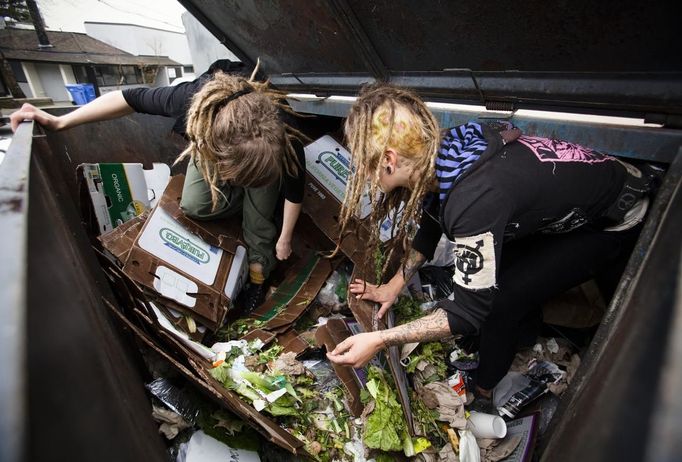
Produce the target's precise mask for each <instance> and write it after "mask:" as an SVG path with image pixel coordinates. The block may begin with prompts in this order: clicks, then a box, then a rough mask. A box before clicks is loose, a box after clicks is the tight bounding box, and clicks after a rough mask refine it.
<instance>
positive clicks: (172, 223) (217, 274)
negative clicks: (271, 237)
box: [123, 175, 248, 329]
mask: <svg viewBox="0 0 682 462" xmlns="http://www.w3.org/2000/svg"><path fill="white" fill-rule="evenodd" d="M183 183H184V176H183V175H179V176H176V177H173V179H172V180H171V182H170V183H169V185H168V187H167V188H166V191H165V192H164V194H163V196H162V198H161V200H160V201H159V204H158V205H157V206H156V207H155V208H154V210H152V212H151V213H150V214H149V218H148V219H147V220H146V222H145V223H144V226H143V227H142V230H141V231H140V233H139V235H138V236H137V238H136V239H135V242H134V244H133V246H132V248H131V250H130V252H129V254H128V257H127V260H126V263H125V266H124V267H123V271H124V272H125V273H126V274H128V275H129V276H130V277H131V278H132V279H133V280H134V281H136V282H137V283H139V284H141V285H142V286H144V287H146V288H147V289H148V290H149V291H152V292H155V293H157V294H158V296H160V297H162V299H163V300H164V301H165V303H166V304H167V305H168V306H169V307H171V308H174V309H177V310H180V311H183V312H188V313H190V314H193V315H195V316H197V317H198V320H199V322H201V323H202V324H204V325H206V326H207V327H209V328H211V329H217V328H218V327H220V326H221V325H222V323H223V320H224V319H225V315H226V314H227V310H228V309H229V307H230V304H231V300H233V299H234V297H236V295H237V294H238V293H239V290H240V289H241V287H242V285H243V283H244V281H245V280H246V277H248V263H247V258H246V247H245V246H244V245H243V244H241V243H240V241H239V239H238V237H237V236H238V235H239V225H240V223H237V224H236V226H235V225H234V224H232V226H227V227H226V231H225V233H224V234H222V235H221V236H222V237H221V236H216V235H215V234H211V233H209V232H208V231H206V230H205V227H204V226H202V225H201V224H194V223H193V222H192V220H190V219H188V218H187V217H184V214H183V213H182V211H181V210H180V206H179V198H180V195H181V193H182V185H183ZM178 218H181V220H180V219H178ZM234 221H238V220H234ZM183 223H184V224H188V223H189V224H192V226H191V229H190V228H189V227H188V226H185V225H184V224H183ZM227 224H229V223H227ZM197 231H199V232H201V234H202V235H201V236H200V235H198V234H197ZM228 235H231V237H232V238H231V239H228V238H227V236H228ZM204 237H208V238H209V240H210V241H211V242H212V243H209V242H206V240H205V239H204ZM216 244H222V247H218V246H217V245H216Z"/></svg>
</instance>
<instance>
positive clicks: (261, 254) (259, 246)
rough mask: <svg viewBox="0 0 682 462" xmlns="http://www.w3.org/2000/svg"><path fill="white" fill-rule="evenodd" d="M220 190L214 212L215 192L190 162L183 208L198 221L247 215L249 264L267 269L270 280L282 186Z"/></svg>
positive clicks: (246, 238) (245, 233)
mask: <svg viewBox="0 0 682 462" xmlns="http://www.w3.org/2000/svg"><path fill="white" fill-rule="evenodd" d="M220 190H221V192H222V195H220V196H219V199H218V204H217V206H216V208H215V210H212V209H213V204H212V203H211V189H210V188H209V186H208V183H207V182H206V180H204V177H203V175H202V174H201V172H200V171H199V170H198V169H197V168H196V166H195V165H194V162H192V161H191V160H190V161H189V164H188V165H187V174H186V176H185V185H184V186H183V188H182V199H181V200H180V208H181V209H182V210H183V212H185V215H187V216H188V217H190V218H192V219H195V220H214V219H222V218H229V217H232V216H235V217H238V216H239V212H240V211H241V212H243V213H242V229H243V232H244V241H245V243H246V245H247V246H248V259H249V263H260V264H261V265H263V273H264V275H265V277H266V278H267V277H268V275H269V274H270V271H272V269H273V268H274V266H275V239H276V237H277V226H276V225H275V222H274V214H275V208H276V206H277V200H278V198H279V185H278V184H277V183H273V184H271V185H268V186H264V187H262V188H242V187H239V186H230V185H229V184H226V185H223V186H221V187H220Z"/></svg>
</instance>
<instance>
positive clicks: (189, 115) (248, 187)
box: [11, 60, 305, 311]
mask: <svg viewBox="0 0 682 462" xmlns="http://www.w3.org/2000/svg"><path fill="white" fill-rule="evenodd" d="M242 66H243V65H242V64H241V63H233V62H230V61H228V60H221V61H218V62H216V63H214V64H213V65H212V66H211V68H209V70H208V72H206V73H205V74H203V75H202V76H200V77H199V78H198V79H196V80H194V81H193V82H185V83H181V84H179V85H177V86H170V87H158V88H152V89H149V88H134V89H126V90H123V91H116V92H112V93H107V94H105V95H103V96H101V97H99V98H97V99H96V100H94V101H93V102H91V103H89V104H87V105H85V106H83V107H81V108H79V109H77V110H75V111H73V112H70V113H69V114H66V115H64V116H61V117H55V116H53V115H50V114H48V113H46V112H44V111H41V110H39V109H37V108H35V107H33V106H31V105H28V104H25V105H24V106H23V107H22V108H21V109H20V110H19V111H17V112H15V113H14V114H12V116H11V121H12V128H13V129H14V130H16V127H17V125H18V124H19V123H20V122H21V121H22V120H26V119H30V120H36V121H37V122H38V123H40V124H42V125H44V126H46V127H47V128H49V129H52V130H64V129H67V128H71V127H75V126H77V125H81V124H84V123H88V122H94V121H101V120H109V119H113V118H116V117H121V116H124V115H127V114H130V113H132V112H140V113H146V114H155V115H162V116H166V117H174V118H177V121H176V123H175V126H174V127H173V131H175V132H177V133H179V134H180V135H182V136H185V137H186V138H187V139H188V140H189V146H188V147H187V149H186V150H185V151H184V152H183V153H182V154H181V155H180V157H179V158H178V160H177V161H176V162H178V161H180V160H182V159H184V158H187V157H189V164H188V167H187V174H186V177H185V184H184V188H183V194H182V200H181V203H180V206H181V208H182V209H183V211H184V212H185V214H186V215H187V216H189V217H190V218H193V219H197V220H213V219H220V218H226V217H229V216H232V215H235V214H237V213H239V212H242V214H243V215H242V227H243V233H244V240H245V242H246V244H247V246H248V260H249V269H250V282H251V283H250V284H249V286H248V287H247V289H246V290H245V291H244V293H243V294H242V300H241V301H240V302H241V303H240V304H241V305H242V306H243V307H244V308H245V309H246V310H247V311H250V310H253V309H254V308H256V307H257V306H258V305H260V303H261V302H262V301H263V298H264V296H265V286H264V282H265V280H266V278H267V277H268V275H269V273H270V271H271V270H272V269H273V267H274V266H275V256H276V257H277V258H278V259H280V260H284V259H287V258H288V257H289V256H290V254H291V239H292V233H293V229H294V226H295V224H296V221H297V219H298V216H299V213H300V210H301V202H302V200H303V188H304V179H305V170H304V168H305V167H304V166H305V160H304V159H305V157H304V152H303V145H302V144H301V142H300V141H299V140H298V138H297V136H298V135H299V133H298V132H297V131H296V130H294V129H293V128H291V127H289V126H288V124H286V123H284V122H283V119H285V118H286V117H287V114H286V112H289V110H288V109H287V107H285V106H284V105H283V104H281V103H280V101H281V100H282V99H283V96H282V95H281V94H279V93H277V92H276V91H274V90H272V89H270V88H269V86H268V85H267V84H266V83H260V82H256V81H254V75H255V72H256V71H255V70H254V72H253V73H252V75H251V77H250V78H249V77H248V76H246V75H243V69H242ZM222 70H225V71H227V72H231V74H227V73H223V72H222ZM235 72H236V73H235ZM239 74H242V75H239ZM281 183H283V189H284V199H285V200H284V214H283V215H284V216H283V221H282V229H281V232H280V234H279V237H277V226H276V224H275V220H274V213H275V209H276V206H277V203H278V199H279V191H280V185H281Z"/></svg>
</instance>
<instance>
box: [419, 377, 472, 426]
mask: <svg viewBox="0 0 682 462" xmlns="http://www.w3.org/2000/svg"><path fill="white" fill-rule="evenodd" d="M417 392H418V393H419V396H420V397H421V399H422V401H423V402H424V404H425V405H426V407H428V408H429V409H435V410H436V411H437V412H438V420H442V421H444V422H447V423H448V424H449V425H450V426H451V427H453V428H459V429H464V428H466V424H467V421H466V417H464V402H463V401H462V398H460V397H459V396H458V395H457V393H455V392H454V391H453V390H452V388H450V387H449V386H448V384H446V383H445V382H432V383H429V384H427V385H424V386H423V387H421V388H419V389H418V390H417Z"/></svg>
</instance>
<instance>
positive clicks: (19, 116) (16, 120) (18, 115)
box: [10, 110, 35, 132]
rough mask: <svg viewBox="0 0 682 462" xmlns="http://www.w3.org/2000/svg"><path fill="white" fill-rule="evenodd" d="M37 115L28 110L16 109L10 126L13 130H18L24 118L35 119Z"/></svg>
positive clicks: (11, 117)
mask: <svg viewBox="0 0 682 462" xmlns="http://www.w3.org/2000/svg"><path fill="white" fill-rule="evenodd" d="M34 117H35V113H34V112H26V111H22V110H19V111H16V112H14V113H13V114H12V115H11V116H10V127H11V128H12V132H16V131H17V128H19V124H20V123H22V122H23V121H24V120H33V119H34Z"/></svg>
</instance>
